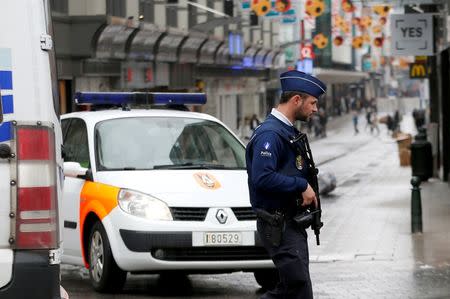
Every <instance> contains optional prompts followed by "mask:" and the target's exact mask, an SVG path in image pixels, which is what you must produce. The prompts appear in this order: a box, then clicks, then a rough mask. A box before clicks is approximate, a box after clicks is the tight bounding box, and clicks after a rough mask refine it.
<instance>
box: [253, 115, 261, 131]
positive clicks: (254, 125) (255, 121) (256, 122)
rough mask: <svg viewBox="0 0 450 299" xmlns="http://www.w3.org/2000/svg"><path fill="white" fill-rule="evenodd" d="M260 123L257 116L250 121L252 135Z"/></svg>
mask: <svg viewBox="0 0 450 299" xmlns="http://www.w3.org/2000/svg"><path fill="white" fill-rule="evenodd" d="M260 123H261V122H260V121H259V119H258V116H256V114H253V116H252V118H251V119H250V129H251V130H252V133H253V131H254V130H255V129H256V127H258V126H259V124H260Z"/></svg>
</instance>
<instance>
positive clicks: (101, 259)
mask: <svg viewBox="0 0 450 299" xmlns="http://www.w3.org/2000/svg"><path fill="white" fill-rule="evenodd" d="M88 253H89V277H90V280H91V284H92V286H93V288H94V289H95V290H96V291H97V292H105V293H111V292H116V291H120V290H121V289H122V288H123V285H124V284H125V281H126V278H127V272H125V271H123V270H121V269H120V268H119V267H118V266H117V264H116V262H115V260H114V257H113V255H112V252H111V247H110V245H109V240H108V236H107V235H106V231H105V228H104V227H103V225H102V224H101V223H100V222H96V223H95V224H94V226H93V227H92V230H91V234H90V236H89V251H88Z"/></svg>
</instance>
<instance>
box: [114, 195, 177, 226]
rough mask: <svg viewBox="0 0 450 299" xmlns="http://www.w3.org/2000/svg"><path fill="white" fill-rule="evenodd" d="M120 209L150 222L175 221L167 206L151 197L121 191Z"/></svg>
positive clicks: (119, 197)
mask: <svg viewBox="0 0 450 299" xmlns="http://www.w3.org/2000/svg"><path fill="white" fill-rule="evenodd" d="M118 201H119V207H120V208H121V209H122V210H123V211H124V212H126V213H128V214H131V215H133V216H137V217H142V218H145V219H149V220H173V218H172V213H170V209H169V207H168V206H167V204H166V203H165V202H163V201H161V200H159V199H157V198H155V197H153V196H151V195H148V194H144V193H141V192H138V191H133V190H129V189H120V191H119V195H118Z"/></svg>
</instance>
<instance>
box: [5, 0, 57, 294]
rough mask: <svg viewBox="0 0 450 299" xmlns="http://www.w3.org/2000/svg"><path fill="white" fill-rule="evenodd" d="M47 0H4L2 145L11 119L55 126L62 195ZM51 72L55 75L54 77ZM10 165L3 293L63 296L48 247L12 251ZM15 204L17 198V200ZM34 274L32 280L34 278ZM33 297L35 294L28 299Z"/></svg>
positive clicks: (8, 140) (8, 137)
mask: <svg viewBox="0 0 450 299" xmlns="http://www.w3.org/2000/svg"><path fill="white" fill-rule="evenodd" d="M48 2H49V1H48V0H14V1H0V26H1V28H3V30H2V33H1V34H0V93H1V101H2V108H3V122H2V123H0V143H5V144H8V145H9V144H11V138H12V134H11V122H12V121H13V120H14V121H19V122H21V121H23V122H31V123H34V122H36V123H37V122H38V121H40V122H46V123H52V124H54V130H55V140H56V147H55V149H56V169H55V173H57V193H58V196H57V197H58V199H59V198H60V196H61V188H62V158H61V143H62V138H61V128H60V124H59V118H58V115H57V114H56V112H55V107H54V96H57V95H56V94H55V95H54V90H53V89H52V78H56V77H55V76H54V72H55V71H56V70H55V69H54V68H52V66H54V61H53V62H52V61H51V59H52V58H53V53H52V51H53V50H48V49H45V50H43V49H42V48H41V38H42V37H44V38H45V37H48V36H50V35H52V32H49V30H48V29H49V28H50V23H49V21H50V19H49V15H50V12H49V10H48ZM52 75H53V76H52ZM11 169H12V166H11V163H10V162H9V161H8V160H7V159H0V250H1V254H0V266H1V267H0V272H1V274H0V297H1V298H31V297H33V298H59V282H60V280H59V265H58V264H56V265H50V263H49V250H13V249H12V248H11V245H10V243H9V239H10V236H11V232H10V228H11V225H14V222H11V221H14V219H13V220H11V218H10V217H9V214H10V212H11V200H15V199H14V198H13V199H12V198H11V186H10V180H11V173H10V172H11ZM14 202H15V201H14ZM30 278H32V279H30ZM30 296H31V297H30Z"/></svg>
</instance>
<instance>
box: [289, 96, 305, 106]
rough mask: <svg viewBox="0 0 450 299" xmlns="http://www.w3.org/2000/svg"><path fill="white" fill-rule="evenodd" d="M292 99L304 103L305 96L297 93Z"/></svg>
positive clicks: (295, 102) (297, 102)
mask: <svg viewBox="0 0 450 299" xmlns="http://www.w3.org/2000/svg"><path fill="white" fill-rule="evenodd" d="M292 100H293V101H294V104H296V105H298V104H302V103H303V101H304V98H303V97H302V96H301V95H300V94H296V95H294V96H293V97H292Z"/></svg>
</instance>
